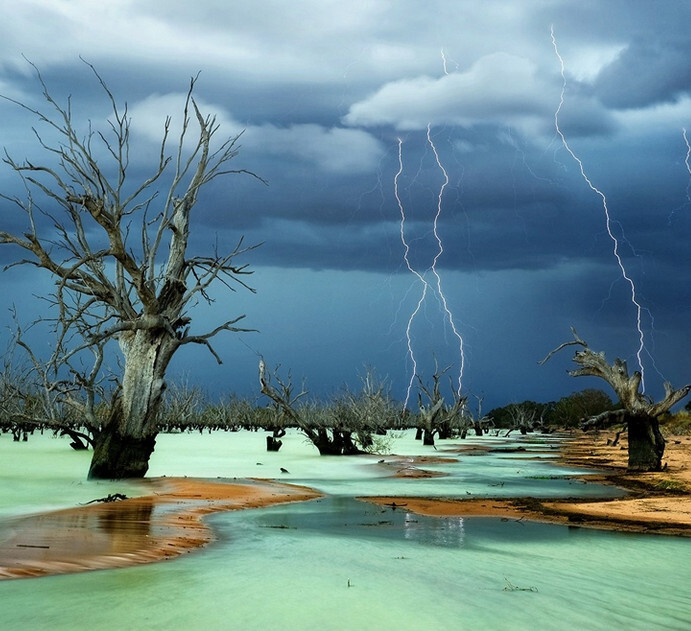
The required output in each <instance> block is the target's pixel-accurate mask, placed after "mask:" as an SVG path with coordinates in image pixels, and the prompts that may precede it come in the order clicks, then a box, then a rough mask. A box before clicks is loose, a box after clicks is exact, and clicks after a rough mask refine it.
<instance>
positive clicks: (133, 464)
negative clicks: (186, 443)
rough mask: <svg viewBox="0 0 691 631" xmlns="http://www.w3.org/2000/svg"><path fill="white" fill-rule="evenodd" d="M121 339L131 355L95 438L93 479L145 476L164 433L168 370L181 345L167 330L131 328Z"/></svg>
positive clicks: (91, 468) (123, 347)
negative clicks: (160, 416) (161, 419)
mask: <svg viewBox="0 0 691 631" xmlns="http://www.w3.org/2000/svg"><path fill="white" fill-rule="evenodd" d="M119 342H120V348H121V350H122V353H123V355H124V358H125V362H124V363H125V371H124V375H123V380H122V389H121V391H120V392H119V394H118V395H117V397H116V399H115V401H114V402H113V406H112V409H111V413H110V416H109V418H108V420H107V421H106V423H105V424H104V426H103V428H102V429H101V431H100V432H99V434H98V435H97V436H96V437H95V439H94V454H93V457H92V460H91V466H90V468H89V479H122V478H141V477H144V475H145V474H146V472H147V471H148V468H149V458H150V457H151V454H152V453H153V451H154V447H155V445H156V436H157V435H158V426H157V420H158V411H159V409H160V406H161V399H162V396H163V391H164V390H165V381H164V375H165V373H166V369H167V368H168V364H169V363H170V359H171V358H172V356H173V353H174V352H175V349H176V347H177V340H176V338H173V337H172V336H171V335H170V334H169V332H167V331H166V330H165V329H158V330H156V329H153V330H150V329H140V330H137V331H126V332H123V333H122V334H121V335H120V339H119Z"/></svg>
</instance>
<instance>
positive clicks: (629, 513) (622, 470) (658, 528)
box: [361, 432, 691, 536]
mask: <svg viewBox="0 0 691 631" xmlns="http://www.w3.org/2000/svg"><path fill="white" fill-rule="evenodd" d="M614 438H615V435H614V433H613V432H599V433H594V434H582V433H578V434H574V435H573V437H571V438H569V439H567V440H566V441H565V443H564V445H563V447H562V449H561V458H560V459H561V461H562V462H564V463H565V464H569V465H574V466H578V467H589V468H594V469H597V470H598V471H601V472H602V473H598V474H595V475H592V474H591V475H588V476H587V478H585V477H584V480H586V481H591V482H600V483H605V484H613V485H616V486H618V487H620V488H623V489H625V491H626V495H625V496H624V497H623V498H617V499H603V500H596V501H595V500H592V499H590V498H589V499H587V500H540V499H536V498H525V497H524V498H510V499H504V498H502V499H487V498H483V499H479V498H472V499H447V498H443V499H435V498H409V497H389V496H386V497H369V498H361V499H363V500H367V501H371V502H375V503H377V504H380V505H383V506H390V507H393V508H397V509H398V508H400V509H403V510H410V511H412V512H415V513H419V514H422V515H430V516H436V517H445V516H446V517H452V516H453V517H464V516H465V517H473V516H487V517H502V518H506V519H530V520H534V521H544V522H554V523H562V524H570V525H580V526H586V527H593V528H602V529H609V530H618V531H628V532H644V533H659V534H668V535H681V536H691V437H690V436H671V437H668V439H667V448H666V449H665V458H664V464H665V470H664V471H661V472H657V473H641V474H629V473H627V472H626V462H627V458H628V451H627V447H628V446H627V443H626V437H625V436H624V437H622V439H621V440H620V441H619V443H618V444H617V445H613V444H612V443H613V442H614Z"/></svg>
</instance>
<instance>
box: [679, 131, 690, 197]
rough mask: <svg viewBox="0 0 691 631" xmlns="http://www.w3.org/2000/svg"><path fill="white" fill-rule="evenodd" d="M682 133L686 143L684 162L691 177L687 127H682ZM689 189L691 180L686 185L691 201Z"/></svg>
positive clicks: (687, 195) (687, 194)
mask: <svg viewBox="0 0 691 631" xmlns="http://www.w3.org/2000/svg"><path fill="white" fill-rule="evenodd" d="M681 135H682V137H683V138H684V143H685V144H686V157H685V158H684V164H685V165H686V170H687V171H688V172H689V177H691V164H689V158H691V144H689V139H688V137H687V136H686V127H682V128H681ZM689 189H691V182H690V183H689V185H688V186H687V187H686V197H687V198H688V199H689V201H691V196H690V195H689Z"/></svg>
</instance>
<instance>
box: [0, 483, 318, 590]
mask: <svg viewBox="0 0 691 631" xmlns="http://www.w3.org/2000/svg"><path fill="white" fill-rule="evenodd" d="M146 483H147V484H148V486H149V487H150V491H151V492H150V494H149V495H144V496H142V497H136V498H128V499H124V500H119V501H113V502H107V503H92V504H88V505H85V506H79V507H76V508H69V509H66V510H61V511H54V512H51V513H46V514H42V515H30V516H27V517H21V518H17V519H14V520H10V521H9V524H7V523H5V524H3V529H2V530H1V531H0V579H7V578H23V577H32V576H34V577H35V576H45V575H49V574H67V573H71V572H82V571H85V570H96V569H106V568H115V567H126V566H131V565H138V564H141V563H152V562H155V561H161V560H164V559H168V558H171V557H174V556H178V555H180V554H184V553H186V552H190V551H191V550H194V549H197V548H200V547H202V546H204V545H206V544H208V543H209V542H210V541H213V539H214V535H213V532H212V530H211V529H210V528H209V527H208V526H207V525H206V524H205V522H204V521H203V520H202V517H203V516H204V515H208V514H209V513H214V512H218V511H228V510H238V509H244V508H257V507H262V506H270V505H272V504H280V503H284V502H296V501H304V500H309V499H314V498H317V497H320V496H321V494H320V493H318V492H317V491H315V490H313V489H309V488H305V487H300V486H294V485H288V484H280V483H278V482H269V481H260V480H240V481H236V480H233V482H232V483H230V482H228V481H222V480H199V479H191V478H157V479H152V480H147V481H146Z"/></svg>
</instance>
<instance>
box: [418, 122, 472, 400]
mask: <svg viewBox="0 0 691 631" xmlns="http://www.w3.org/2000/svg"><path fill="white" fill-rule="evenodd" d="M430 129H431V126H430V125H429V124H428V125H427V142H428V143H429V146H430V147H431V148H432V152H433V153H434V159H435V160H436V162H437V166H438V167H439V170H440V171H441V172H442V174H443V176H444V183H443V184H442V185H441V187H440V188H439V194H438V196H437V212H436V214H435V215H434V223H433V225H432V227H433V233H434V238H435V239H436V240H437V253H436V255H435V256H434V259H433V260H432V267H431V269H432V273H433V274H434V277H435V278H436V279H437V294H438V295H439V298H440V299H441V302H442V305H443V307H444V313H445V314H446V317H447V318H448V320H449V325H450V326H451V330H452V331H453V334H454V336H455V337H456V339H457V340H458V354H459V357H460V367H459V370H458V388H457V391H456V392H457V394H458V396H459V397H460V396H461V385H462V383H463V370H464V368H465V351H464V349H463V338H462V337H461V334H460V333H459V332H458V329H457V328H456V324H455V323H454V320H453V314H452V313H451V309H449V305H448V303H447V301H446V296H445V294H444V292H443V290H442V286H441V276H440V275H439V272H438V271H437V261H438V260H439V258H440V257H441V255H442V254H443V253H444V245H443V244H442V240H441V237H440V236H439V230H438V228H439V217H440V216H441V208H442V200H443V198H444V189H446V187H447V186H448V184H449V174H448V173H447V172H446V169H445V168H444V166H443V165H442V163H441V160H440V159H439V153H438V151H437V147H436V146H435V144H434V141H433V140H432V135H431V133H430Z"/></svg>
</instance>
